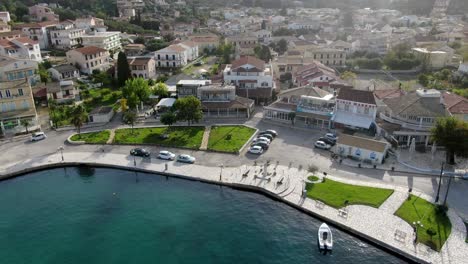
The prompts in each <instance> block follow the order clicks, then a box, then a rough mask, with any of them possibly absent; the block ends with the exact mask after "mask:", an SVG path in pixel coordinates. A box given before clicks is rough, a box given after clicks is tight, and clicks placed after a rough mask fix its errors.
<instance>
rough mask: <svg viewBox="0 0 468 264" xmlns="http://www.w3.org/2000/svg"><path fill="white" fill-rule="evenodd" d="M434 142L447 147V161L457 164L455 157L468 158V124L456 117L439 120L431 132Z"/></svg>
mask: <svg viewBox="0 0 468 264" xmlns="http://www.w3.org/2000/svg"><path fill="white" fill-rule="evenodd" d="M431 137H432V140H433V141H435V142H437V144H438V145H442V146H444V147H445V160H446V162H447V163H448V164H455V155H459V156H462V157H467V156H468V140H467V138H468V123H467V122H463V121H461V120H458V119H456V118H454V117H445V118H440V119H437V122H436V125H435V126H434V127H433V128H432V130H431Z"/></svg>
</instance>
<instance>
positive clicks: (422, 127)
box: [379, 113, 433, 131]
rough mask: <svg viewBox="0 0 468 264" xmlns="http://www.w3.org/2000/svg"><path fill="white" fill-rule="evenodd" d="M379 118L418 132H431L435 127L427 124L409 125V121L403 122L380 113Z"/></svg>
mask: <svg viewBox="0 0 468 264" xmlns="http://www.w3.org/2000/svg"><path fill="white" fill-rule="evenodd" d="M379 117H380V118H381V119H382V120H384V121H387V122H389V123H392V124H398V125H401V127H402V128H406V129H411V130H416V131H429V130H431V128H432V127H433V125H428V124H425V123H422V124H416V123H409V122H408V121H403V120H399V119H396V118H393V117H389V116H387V115H385V114H384V113H380V114H379Z"/></svg>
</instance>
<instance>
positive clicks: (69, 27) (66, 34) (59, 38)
mask: <svg viewBox="0 0 468 264" xmlns="http://www.w3.org/2000/svg"><path fill="white" fill-rule="evenodd" d="M84 34H85V30H84V29H82V28H76V27H75V24H73V22H72V21H69V20H67V21H63V22H61V23H60V24H58V25H57V26H56V27H55V29H53V30H51V31H50V37H51V41H52V46H54V47H55V48H57V49H64V50H68V49H72V48H76V47H78V46H79V45H81V43H82V37H83V35H84Z"/></svg>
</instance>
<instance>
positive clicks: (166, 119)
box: [161, 111, 177, 128]
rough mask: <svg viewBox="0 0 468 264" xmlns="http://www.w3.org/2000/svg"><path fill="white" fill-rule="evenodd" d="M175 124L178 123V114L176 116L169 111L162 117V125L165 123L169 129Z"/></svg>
mask: <svg viewBox="0 0 468 264" xmlns="http://www.w3.org/2000/svg"><path fill="white" fill-rule="evenodd" d="M175 122H177V116H176V114H174V112H172V111H169V112H167V113H164V114H163V115H161V123H163V124H164V125H166V126H168V127H169V128H170V127H171V126H172V125H173V124H174V123H175Z"/></svg>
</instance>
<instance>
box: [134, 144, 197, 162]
mask: <svg viewBox="0 0 468 264" xmlns="http://www.w3.org/2000/svg"><path fill="white" fill-rule="evenodd" d="M130 155H132V156H138V157H150V156H151V153H150V152H149V151H148V150H146V149H144V148H134V149H132V150H130ZM157 158H158V159H163V160H177V161H178V162H184V163H192V164H193V163H195V160H196V159H195V157H193V156H190V155H188V154H180V155H178V156H177V157H176V154H174V153H172V152H170V151H167V150H161V151H159V153H158V156H157Z"/></svg>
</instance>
